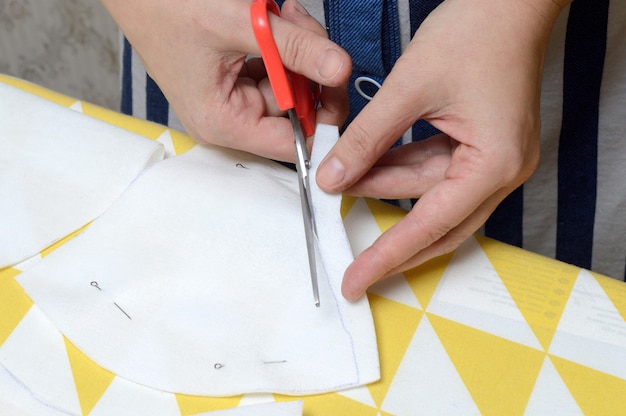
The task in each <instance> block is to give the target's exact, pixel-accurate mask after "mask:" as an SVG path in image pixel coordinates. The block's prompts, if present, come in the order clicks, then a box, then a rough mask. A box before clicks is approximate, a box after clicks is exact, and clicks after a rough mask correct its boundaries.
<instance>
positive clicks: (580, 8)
mask: <svg viewBox="0 0 626 416" xmlns="http://www.w3.org/2000/svg"><path fill="white" fill-rule="evenodd" d="M608 12H609V0H576V1H574V2H572V4H571V7H570V12H569V19H568V24H567V33H566V39H565V60H564V71H563V120H562V126H561V136H560V141H559V159H558V160H559V173H558V180H559V185H558V214H557V215H558V216H557V241H556V258H557V259H559V260H562V261H565V262H568V263H573V264H576V265H578V266H580V267H584V268H591V258H592V247H593V224H594V218H595V207H596V185H597V184H596V181H597V160H598V122H599V100H600V86H601V82H602V73H603V69H604V58H605V53H606V42H607V23H608Z"/></svg>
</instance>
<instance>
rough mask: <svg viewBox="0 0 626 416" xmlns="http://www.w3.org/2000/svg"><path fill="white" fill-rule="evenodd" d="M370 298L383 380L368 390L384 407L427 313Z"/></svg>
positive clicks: (382, 299)
mask: <svg viewBox="0 0 626 416" xmlns="http://www.w3.org/2000/svg"><path fill="white" fill-rule="evenodd" d="M368 298H369V301H370V305H371V307H372V315H373V317H374V326H375V327H376V338H377V342H378V353H379V355H380V380H379V381H377V382H375V383H372V384H370V385H369V386H368V388H369V390H370V393H371V394H372V397H373V398H374V401H375V402H376V405H377V406H378V407H380V406H382V403H383V400H384V399H385V395H386V394H387V391H388V390H389V387H390V386H391V383H392V381H393V378H394V377H395V375H396V372H397V371H398V367H400V363H401V362H402V357H404V353H405V352H406V350H407V348H408V346H409V344H410V343H411V339H413V334H414V333H415V330H416V329H417V326H418V325H419V322H420V320H421V319H422V316H423V314H424V313H423V312H422V311H420V310H419V309H415V308H411V307H409V306H406V305H404V304H401V303H398V302H394V301H392V300H389V299H386V298H383V297H381V296H377V295H372V294H368ZM399 317H402V319H398V318H399ZM391 322H393V324H390V323H391Z"/></svg>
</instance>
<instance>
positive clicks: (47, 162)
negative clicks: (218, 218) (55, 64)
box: [0, 84, 164, 267]
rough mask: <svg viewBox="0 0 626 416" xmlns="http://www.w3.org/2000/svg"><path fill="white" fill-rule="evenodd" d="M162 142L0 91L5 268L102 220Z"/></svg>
mask: <svg viewBox="0 0 626 416" xmlns="http://www.w3.org/2000/svg"><path fill="white" fill-rule="evenodd" d="M163 155H164V151H163V147H162V146H161V145H160V144H159V143H155V142H154V141H151V140H148V139H146V138H144V137H141V136H138V135H135V134H132V133H130V132H128V131H126V130H123V129H120V128H118V127H114V126H112V125H110V124H108V123H104V122H101V121H99V120H95V119H91V118H89V117H85V116H84V115H81V114H78V113H76V112H75V111H72V110H70V109H68V108H64V107H62V106H59V105H58V104H54V103H51V102H49V101H47V100H45V99H42V98H39V97H36V96H34V95H32V94H29V93H27V92H24V91H22V90H20V89H19V88H15V87H13V86H9V85H6V84H0V230H2V232H1V233H0V267H6V266H10V265H13V264H16V263H18V262H21V261H23V260H25V259H27V258H29V257H32V256H34V255H36V254H37V253H39V252H40V251H41V250H43V249H44V248H46V247H48V246H49V245H50V244H52V243H54V242H56V241H57V240H59V239H61V238H63V237H65V236H66V235H68V234H69V233H71V232H73V231H76V230H77V229H79V228H80V227H82V226H84V225H85V224H87V223H88V222H90V221H92V220H94V219H95V218H96V217H97V216H99V215H100V214H102V213H103V212H104V211H105V210H106V209H107V208H108V207H109V206H110V205H111V204H112V203H113V201H115V199H116V198H117V197H118V196H119V195H120V194H121V193H122V192H123V191H124V189H126V187H128V185H129V184H130V183H131V182H132V181H133V180H134V179H135V177H136V176H137V175H138V174H139V172H141V171H142V170H143V169H144V168H145V167H146V166H149V165H151V164H152V163H154V162H155V161H157V160H160V159H162V158H163Z"/></svg>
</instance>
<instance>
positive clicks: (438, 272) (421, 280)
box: [404, 253, 453, 309]
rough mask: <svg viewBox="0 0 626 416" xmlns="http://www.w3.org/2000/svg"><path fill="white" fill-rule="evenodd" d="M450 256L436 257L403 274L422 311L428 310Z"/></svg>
mask: <svg viewBox="0 0 626 416" xmlns="http://www.w3.org/2000/svg"><path fill="white" fill-rule="evenodd" d="M452 255H453V254H452V253H450V254H445V255H443V256H439V257H436V258H434V259H432V260H430V261H428V262H426V263H424V264H422V265H420V266H418V267H416V268H414V269H411V270H407V271H405V272H404V276H405V277H406V279H407V281H408V283H409V286H411V289H412V290H413V293H414V294H415V296H416V297H417V300H418V301H419V303H420V305H422V307H423V308H424V309H427V308H428V304H429V303H430V300H431V299H432V297H433V295H434V294H435V290H437V286H438V285H439V282H440V281H441V277H442V276H443V273H444V272H445V271H446V267H448V264H449V263H450V260H451V259H452Z"/></svg>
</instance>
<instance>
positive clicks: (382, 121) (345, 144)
mask: <svg viewBox="0 0 626 416" xmlns="http://www.w3.org/2000/svg"><path fill="white" fill-rule="evenodd" d="M403 75H404V73H402V72H401V71H397V68H394V69H393V70H392V72H391V74H390V75H389V76H388V77H387V79H386V80H385V83H384V84H383V86H382V87H381V88H380V89H379V90H378V92H377V93H376V95H374V98H373V99H372V101H370V102H369V103H368V104H367V105H366V106H365V107H364V108H363V110H361V112H360V113H359V114H358V115H357V117H356V118H355V119H354V120H353V121H352V122H351V123H350V124H349V125H348V127H347V128H346V130H345V132H344V133H343V134H342V136H341V138H340V139H339V141H338V142H337V143H336V144H335V146H333V148H332V149H331V150H330V152H329V153H328V154H327V155H326V157H325V158H324V160H323V161H322V163H321V164H320V167H319V169H318V170H317V175H316V180H317V184H318V185H319V186H320V188H322V189H323V190H324V191H326V192H341V191H344V190H346V189H347V188H349V187H350V186H351V185H353V184H355V183H356V182H357V181H358V180H359V179H360V178H361V177H362V176H363V175H364V174H365V173H366V172H367V171H368V170H369V169H370V168H371V167H372V166H373V165H374V164H375V163H376V162H377V161H378V159H379V158H380V157H381V156H382V155H383V154H384V153H386V152H387V151H388V150H389V148H390V147H391V145H392V144H393V143H394V142H395V141H396V140H397V139H398V138H399V137H400V136H402V134H403V133H404V132H405V131H406V130H407V129H408V128H409V127H410V126H411V125H412V124H413V123H414V122H415V121H416V120H417V119H418V118H419V115H420V114H421V112H420V110H419V108H420V106H421V102H420V100H419V99H418V100H416V99H415V97H414V94H413V93H411V92H409V91H407V85H406V82H403ZM404 78H405V77H404Z"/></svg>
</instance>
